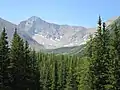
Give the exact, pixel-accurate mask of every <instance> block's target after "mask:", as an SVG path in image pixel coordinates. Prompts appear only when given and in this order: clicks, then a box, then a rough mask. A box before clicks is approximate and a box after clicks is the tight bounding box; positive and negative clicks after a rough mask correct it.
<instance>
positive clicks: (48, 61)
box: [0, 17, 120, 90]
mask: <svg viewBox="0 0 120 90" xmlns="http://www.w3.org/2000/svg"><path fill="white" fill-rule="evenodd" d="M110 31H112V32H110ZM6 35H7V34H6V32H5V28H4V29H3V32H2V33H1V35H0V90H119V89H120V26H119V24H117V23H115V24H113V25H111V27H110V26H109V28H106V26H105V23H102V20H101V18H100V17H99V21H98V30H97V32H96V34H95V36H94V37H93V36H90V40H89V41H88V42H87V44H86V45H81V46H80V47H79V46H77V47H71V48H70V49H69V48H67V52H66V54H65V51H64V50H65V49H66V48H60V52H63V54H58V53H59V52H58V51H57V50H58V49H56V50H55V52H57V54H54V53H43V52H36V51H35V50H34V49H33V50H32V49H30V47H29V44H28V42H27V41H24V40H23V39H22V38H21V37H20V36H19V35H18V34H17V29H15V32H14V35H13V40H12V43H11V47H10V50H9V46H8V42H7V36H6ZM69 51H70V53H69V54H68V52H69ZM50 52H51V51H50Z"/></svg>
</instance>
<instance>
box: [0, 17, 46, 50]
mask: <svg viewBox="0 0 120 90" xmlns="http://www.w3.org/2000/svg"><path fill="white" fill-rule="evenodd" d="M4 27H5V28H6V31H7V34H8V41H9V43H11V40H12V37H13V33H14V30H15V28H18V25H16V24H13V23H11V22H9V21H6V20H4V19H2V18H0V32H1V31H2V29H3V28H4ZM18 34H19V35H20V36H21V38H23V39H24V40H25V41H26V40H27V41H28V43H29V44H30V46H31V47H32V48H35V49H36V50H38V49H39V50H40V49H43V48H44V46H43V45H40V44H39V43H38V42H37V41H35V40H34V39H32V38H31V37H30V36H29V35H28V34H27V33H26V32H25V31H21V30H19V29H18Z"/></svg>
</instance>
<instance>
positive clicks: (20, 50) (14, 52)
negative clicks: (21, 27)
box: [10, 29, 24, 90]
mask: <svg viewBox="0 0 120 90" xmlns="http://www.w3.org/2000/svg"><path fill="white" fill-rule="evenodd" d="M23 64H24V42H23V40H22V39H21V38H20V36H19V35H18V34H17V29H15V32H14V36H13V40H12V45H11V49H10V65H11V69H10V70H11V75H12V81H11V86H12V90H22V89H24V88H23V86H22V85H23V79H24V73H23V71H24V66H23Z"/></svg>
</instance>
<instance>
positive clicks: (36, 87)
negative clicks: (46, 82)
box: [31, 50, 42, 90]
mask: <svg viewBox="0 0 120 90" xmlns="http://www.w3.org/2000/svg"><path fill="white" fill-rule="evenodd" d="M31 69H32V73H31V75H32V80H33V84H32V87H33V88H32V90H40V89H41V88H42V87H40V71H39V65H38V61H37V58H36V52H35V50H33V51H32V52H31Z"/></svg>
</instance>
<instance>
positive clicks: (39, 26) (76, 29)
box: [18, 16, 89, 49]
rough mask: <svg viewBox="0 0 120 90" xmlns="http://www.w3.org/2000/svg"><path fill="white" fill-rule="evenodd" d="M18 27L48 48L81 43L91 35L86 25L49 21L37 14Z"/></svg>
mask: <svg viewBox="0 0 120 90" xmlns="http://www.w3.org/2000/svg"><path fill="white" fill-rule="evenodd" d="M18 27H19V29H20V30H23V31H26V32H27V33H28V34H29V35H30V36H31V37H32V38H33V39H34V40H36V41H37V42H38V43H39V44H42V45H44V46H45V47H46V48H48V49H50V48H52V49H53V48H60V47H68V46H77V45H80V44H82V43H83V42H84V41H85V40H86V38H87V37H88V35H89V33H88V32H87V28H85V27H82V26H69V25H58V24H53V23H48V22H46V21H44V20H42V19H40V18H39V17H35V16H33V17H31V18H29V19H28V20H25V21H22V22H21V23H20V24H19V25H18Z"/></svg>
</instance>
